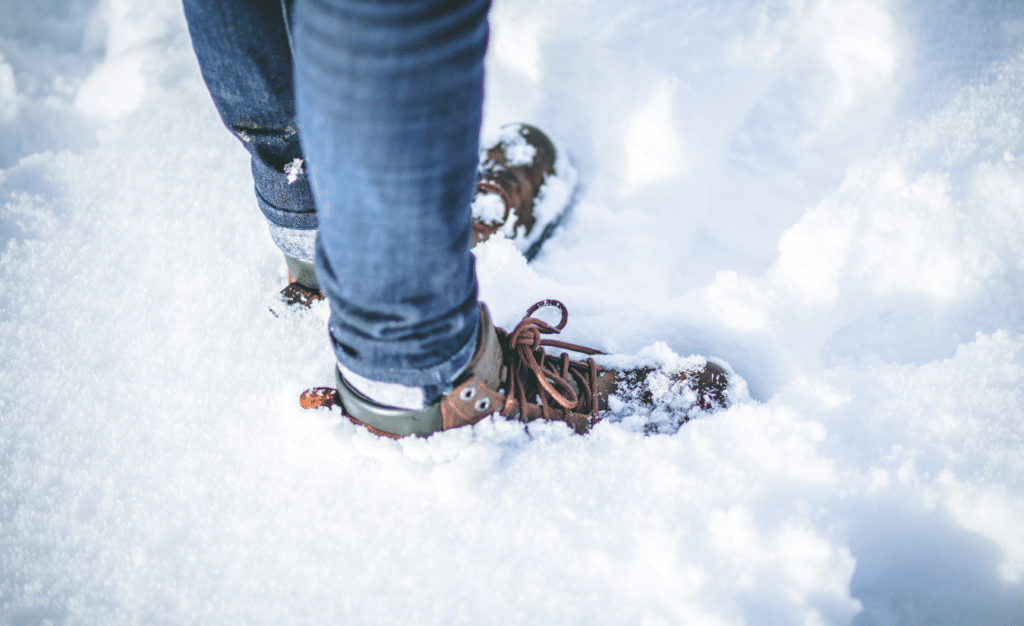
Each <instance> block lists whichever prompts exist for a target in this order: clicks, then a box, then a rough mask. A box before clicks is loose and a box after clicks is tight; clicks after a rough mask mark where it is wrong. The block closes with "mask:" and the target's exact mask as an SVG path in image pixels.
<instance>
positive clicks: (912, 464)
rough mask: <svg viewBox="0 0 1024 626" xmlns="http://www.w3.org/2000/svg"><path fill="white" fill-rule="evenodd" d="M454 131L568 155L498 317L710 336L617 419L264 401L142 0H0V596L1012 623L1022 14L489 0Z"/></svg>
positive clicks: (176, 610)
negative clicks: (370, 423) (566, 209)
mask: <svg viewBox="0 0 1024 626" xmlns="http://www.w3.org/2000/svg"><path fill="white" fill-rule="evenodd" d="M491 18H492V41H491V49H490V52H489V58H488V79H487V83H488V84H487V87H488V91H487V102H486V116H485V117H486V124H485V125H486V126H487V129H488V130H493V129H495V128H496V127H497V126H499V125H500V124H502V123H504V122H507V121H517V120H521V121H528V122H531V123H534V124H537V125H539V126H541V127H542V128H544V129H546V130H548V131H549V132H550V133H551V134H552V135H554V136H555V137H556V138H557V139H559V140H560V141H561V142H562V143H564V144H565V145H568V146H570V147H571V149H572V153H573V158H574V160H575V163H576V165H577V167H578V169H579V172H580V178H581V180H582V181H583V184H584V187H583V189H582V191H581V194H580V200H579V203H578V205H577V206H576V209H575V212H574V213H573V215H572V216H571V219H570V220H569V221H567V223H566V224H565V226H564V227H563V228H562V229H561V230H560V231H559V232H558V233H557V235H556V236H555V237H554V238H553V239H552V240H550V241H549V242H548V244H547V245H546V247H545V249H544V251H543V252H542V253H541V255H540V256H539V257H538V258H537V259H536V261H535V262H534V263H533V264H532V265H529V266H527V265H526V263H525V262H524V261H523V260H522V258H521V257H520V256H518V253H516V252H515V251H514V249H513V248H512V245H511V243H510V242H508V241H494V242H491V243H488V244H487V245H485V246H484V247H483V248H482V249H480V250H479V252H478V259H479V264H478V269H479V278H480V285H481V292H482V295H483V297H484V299H485V300H486V301H487V302H488V303H489V304H490V305H491V309H492V312H493V313H494V316H495V318H496V321H497V322H498V323H499V324H500V325H504V326H506V327H508V326H511V325H512V324H514V323H515V322H516V321H518V319H519V317H520V316H521V315H522V313H523V311H524V310H525V308H526V307H527V306H528V305H529V304H531V303H532V302H534V301H535V300H538V299H540V298H544V297H556V298H559V299H561V300H563V301H564V302H566V304H567V305H568V307H569V311H570V319H569V326H568V329H567V332H566V333H565V334H566V339H567V340H568V341H576V342H580V343H586V344H589V345H594V346H597V347H600V348H603V349H605V350H607V351H614V352H618V353H633V352H636V351H638V350H640V349H641V348H643V347H645V346H648V345H650V344H653V343H655V342H657V341H662V342H664V343H665V344H666V345H667V346H668V347H670V348H671V349H672V350H674V351H675V352H677V353H679V354H681V355H688V354H691V353H698V354H705V355H710V356H715V357H718V358H721V359H724V360H725V361H727V362H728V363H730V364H731V365H732V367H733V368H734V369H735V370H736V372H737V373H738V374H739V375H741V376H742V377H743V378H744V379H745V380H746V382H747V384H748V387H749V390H750V394H751V397H752V399H750V400H749V401H745V402H742V403H738V404H737V405H735V406H733V407H732V408H731V409H730V410H728V411H726V412H723V413H720V414H717V415H715V416H713V417H710V418H706V419H701V420H697V421H694V422H691V423H689V424H687V425H685V426H684V427H683V428H682V429H680V431H679V432H678V433H677V434H674V435H656V436H649V437H645V436H643V435H641V434H639V433H636V432H633V431H632V430H630V429H629V428H626V427H624V426H622V425H616V424H601V425H599V426H598V427H597V428H596V429H595V430H594V431H593V432H592V433H591V434H590V435H587V436H585V437H579V436H575V435H571V434H569V432H568V431H567V430H566V429H565V428H564V427H561V426H559V425H539V424H534V425H531V426H530V427H529V428H526V427H523V426H522V425H519V424H510V423H505V422H500V421H499V422H491V421H487V422H484V423H481V424H479V425H478V426H476V427H475V428H472V429H460V430H456V431H450V432H447V433H443V434H439V435H436V436H434V437H432V438H430V439H428V440H423V439H410V440H404V441H399V442H394V441H391V440H382V439H378V438H376V437H374V436H372V435H370V434H368V433H367V432H366V431H364V430H362V429H357V428H355V427H353V426H352V425H350V424H349V423H348V422H346V421H344V420H340V419H338V417H337V415H332V414H330V413H327V412H304V411H302V410H301V409H300V408H299V407H298V404H297V397H298V394H299V392H300V391H301V390H302V389H304V388H305V387H307V386H310V385H314V384H327V383H329V382H330V381H331V367H332V365H331V355H330V353H329V349H328V346H327V342H326V333H325V329H324V327H323V320H322V316H323V313H324V311H322V310H321V311H319V314H318V315H307V316H305V317H302V316H299V317H294V318H287V319H275V318H273V317H272V316H270V315H269V314H268V312H267V299H268V297H269V296H270V295H271V294H273V293H274V292H275V291H276V290H278V289H280V287H281V286H282V285H283V279H284V271H285V270H284V264H283V263H282V259H281V257H280V255H279V254H278V252H277V250H276V249H275V248H274V246H273V244H272V243H271V241H270V238H269V236H268V233H267V229H266V226H265V223H264V221H263V218H262V216H261V215H260V213H259V211H258V210H257V208H256V205H255V201H254V198H253V195H252V191H251V189H252V187H251V185H252V183H251V178H250V174H249V169H248V161H247V158H246V155H245V153H244V151H243V150H242V148H241V147H240V146H239V145H238V144H237V143H236V142H235V141H234V140H233V139H232V138H231V137H230V136H229V135H228V134H227V132H225V131H224V130H223V128H222V127H221V125H220V121H219V119H218V117H217V115H216V112H215V110H214V108H213V106H212V104H211V102H210V101H209V97H208V94H207V93H206V91H205V87H204V86H203V84H202V81H201V79H200V76H199V72H198V68H197V65H196V62H195V59H194V57H193V54H192V51H191V47H190V44H189V41H188V37H187V34H186V31H185V27H184V19H183V17H182V15H181V9H180V6H179V4H178V2H176V0H153V1H148V2H137V1H132V0H33V1H32V2H22V1H21V0H0V55H2V56H0V168H2V170H0V250H2V252H0V255H2V256H0V623H2V624H12V625H14V624H17V625H29V624H32V625H34V624H89V625H92V624H274V625H280V624H331V623H353V624H374V623H388V624H418V623H424V624H494V623H501V624H520V623H523V624H604V623H611V624H638V623H643V624H693V625H718V624H737V625H738V624H749V625H759V624H784V625H788V624H801V625H805V624H806V625H808V626H810V625H817V624H850V623H852V624H857V625H859V626H866V625H869V624H870V625H876V624H877V625H891V624H972V625H973V624H979V625H996V624H1000V625H1004V624H1005V625H1019V624H1021V623H1022V621H1024V618H1022V617H1021V616H1022V615H1024V522H1022V521H1021V520H1024V436H1022V430H1024V398H1022V388H1024V335H1022V332H1024V166H1022V164H1024V127H1022V120H1024V5H1022V4H1021V3H1019V2H1014V1H1011V0H1003V1H999V0H992V1H988V2H971V1H968V0H936V1H935V2H928V3H913V2H908V1H899V0H789V1H784V0H742V1H738V2H731V3H719V2H713V1H710V0H693V1H688V2H680V1H679V0H642V1H639V2H618V1H616V0H565V1H559V2H535V1H532V0H496V5H495V7H494V10H493V12H492V15H491Z"/></svg>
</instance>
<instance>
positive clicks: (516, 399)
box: [299, 300, 742, 437]
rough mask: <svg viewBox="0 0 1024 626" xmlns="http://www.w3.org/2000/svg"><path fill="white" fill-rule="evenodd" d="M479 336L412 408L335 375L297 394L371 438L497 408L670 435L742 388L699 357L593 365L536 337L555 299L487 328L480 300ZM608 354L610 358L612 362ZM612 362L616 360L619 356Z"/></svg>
mask: <svg viewBox="0 0 1024 626" xmlns="http://www.w3.org/2000/svg"><path fill="white" fill-rule="evenodd" d="M544 307H554V308H557V309H559V311H560V312H561V320H560V321H559V323H558V324H557V325H555V326H551V325H550V324H548V323H547V322H544V321H543V320H540V319H537V318H534V317H532V315H533V313H535V312H536V311H538V310H540V309H541V308H544ZM480 312H481V315H480V324H481V328H480V331H481V332H480V343H479V345H478V346H477V350H476V353H475V355H474V356H473V359H472V361H471V362H470V365H469V366H468V367H467V369H466V371H465V372H463V373H462V374H461V375H460V376H459V378H458V379H456V381H455V382H454V385H453V389H452V390H451V391H450V392H448V393H446V394H445V395H444V396H442V397H441V399H440V401H439V402H437V403H435V404H433V405H431V406H428V407H426V408H424V409H420V410H407V409H398V408H395V407H389V406H384V405H381V404H378V403H376V402H374V401H373V400H372V399H370V398H367V397H366V396H364V395H362V394H360V393H359V392H358V391H356V390H355V389H354V388H352V386H351V385H349V384H348V383H347V382H346V381H345V379H344V378H343V377H342V376H341V375H340V374H337V375H336V382H337V386H336V388H331V387H316V388H313V389H309V390H307V391H305V392H303V394H302V395H301V396H300V400H299V401H300V404H301V405H302V406H303V407H304V408H307V409H311V408H324V407H326V408H333V407H339V408H341V410H342V412H343V413H344V414H345V416H346V417H348V418H349V419H350V420H352V421H353V422H355V423H357V424H361V425H363V426H366V427H367V428H369V429H370V430H371V431H372V432H374V433H376V434H378V435H384V436H388V437H404V436H407V435H413V434H415V435H421V436H427V435H430V434H431V433H433V432H437V431H439V430H448V429H450V428H457V427H459V426H466V425H470V424H475V423H477V422H479V421H480V420H481V419H483V418H484V417H487V416H488V415H492V414H494V413H499V414H501V415H502V416H505V417H506V418H508V419H516V420H520V421H525V422H530V421H533V420H537V419H544V420H551V421H563V422H565V423H567V424H568V425H569V426H570V427H571V428H572V429H573V430H575V431H576V432H577V433H581V434H582V433H585V432H587V431H588V430H589V429H590V428H591V427H592V426H593V425H594V424H595V423H597V422H598V421H600V420H601V419H605V418H612V419H617V418H622V417H625V416H634V417H636V416H639V417H640V418H641V419H644V420H645V422H644V431H645V432H647V433H656V432H658V433H660V432H674V430H675V429H678V428H679V426H680V425H682V424H684V423H685V422H687V421H689V420H690V419H692V418H694V417H696V416H698V415H700V414H707V413H713V412H716V411H720V410H722V409H725V408H727V407H728V406H729V405H730V404H731V402H732V399H733V398H734V397H737V396H738V395H740V394H741V393H742V391H741V386H742V381H741V380H739V381H738V382H736V384H734V379H737V378H738V377H735V375H733V374H731V373H730V372H728V371H727V370H726V369H725V368H724V367H722V366H721V365H719V364H716V363H712V362H710V361H708V360H707V359H704V358H703V357H690V358H688V359H678V358H677V359H674V360H673V359H663V362H662V363H657V362H655V360H652V359H647V360H646V361H645V360H643V359H639V360H637V359H634V360H633V362H632V363H630V364H628V365H627V366H624V367H607V366H601V365H598V363H597V362H596V361H595V359H594V358H593V357H594V356H598V355H601V354H602V353H601V352H600V351H598V350H594V349H593V348H588V347H585V346H580V345H576V344H571V343H566V342H563V341H558V340H555V339H548V338H544V336H545V335H555V334H558V333H559V332H561V330H562V329H563V328H564V327H565V324H566V322H567V321H568V318H569V314H568V311H567V310H566V308H565V305H563V304H562V303H561V302H559V301H557V300H544V301H541V302H538V303H536V304H534V305H533V306H532V307H530V309H529V310H527V312H526V316H525V317H524V318H523V320H522V321H520V322H519V324H517V325H516V327H515V329H513V330H512V332H507V331H505V330H504V329H501V328H495V327H494V326H493V324H492V323H491V317H490V313H489V312H488V310H487V307H486V306H485V305H483V304H481V305H480ZM545 347H551V348H559V349H563V350H569V351H572V352H577V353H580V354H584V355H587V356H588V358H587V359H586V360H583V361H574V360H571V359H570V358H569V355H568V354H567V353H565V352H563V353H562V354H561V355H560V356H558V357H553V356H551V355H550V354H548V353H547V352H546V351H545V349H544V348H545ZM613 360H614V359H613ZM620 360H621V358H620Z"/></svg>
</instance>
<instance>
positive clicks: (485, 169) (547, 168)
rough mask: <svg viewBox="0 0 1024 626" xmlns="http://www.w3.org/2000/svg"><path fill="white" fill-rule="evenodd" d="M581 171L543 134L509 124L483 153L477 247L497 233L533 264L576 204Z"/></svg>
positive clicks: (475, 226)
mask: <svg viewBox="0 0 1024 626" xmlns="http://www.w3.org/2000/svg"><path fill="white" fill-rule="evenodd" d="M575 190H576V170H575V168H573V166H572V164H571V163H570V162H569V159H568V158H567V157H566V156H565V155H564V151H561V150H556V148H555V144H554V142H552V141H551V138H549V137H548V136H547V135H546V134H544V133H543V132H542V131H541V130H540V129H538V128H536V127H534V126H530V125H528V124H508V125H506V126H503V127H502V128H501V134H500V135H499V137H498V138H497V140H496V143H494V145H492V146H490V147H489V148H485V149H482V150H481V151H480V166H479V179H478V182H477V192H476V195H475V196H474V197H473V245H474V246H475V245H476V244H478V243H480V242H483V241H485V240H486V239H487V238H488V237H490V236H491V235H493V234H494V233H496V232H499V231H500V232H501V233H503V234H504V235H505V236H506V237H507V238H509V239H511V240H512V242H513V243H514V244H515V245H516V247H517V248H519V250H520V251H521V252H522V253H523V256H525V257H526V260H527V261H530V260H532V259H533V257H535V256H536V255H537V253H538V252H539V251H540V247H541V245H542V244H543V243H544V241H545V240H546V239H547V238H548V237H550V236H551V234H552V233H553V232H554V230H555V227H557V226H558V224H559V223H560V222H561V220H562V218H563V217H564V216H565V214H566V212H567V211H568V208H569V206H570V204H571V201H572V197H573V194H574V192H575Z"/></svg>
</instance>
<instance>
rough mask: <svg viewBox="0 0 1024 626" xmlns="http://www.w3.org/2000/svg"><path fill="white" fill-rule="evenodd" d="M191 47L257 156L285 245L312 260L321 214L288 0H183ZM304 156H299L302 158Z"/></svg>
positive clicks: (234, 128)
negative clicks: (303, 133)
mask: <svg viewBox="0 0 1024 626" xmlns="http://www.w3.org/2000/svg"><path fill="white" fill-rule="evenodd" d="M183 4H184V7H185V18H186V19H187V21H188V29H189V34H190V35H191V37H192V47H193V48H195V51H196V57H197V58H198V60H199V67H200V69H201V70H202V73H203V79H204V80H205V81H206V85H207V87H208V88H209V90H210V95H212V96H213V102H214V104H215V105H216V107H217V111H219V112H220V116H221V119H223V120H224V124H225V125H226V126H227V127H228V129H229V130H230V131H231V132H232V133H233V134H234V135H235V137H237V138H238V139H239V140H240V141H241V142H242V145H244V146H245V148H246V150H248V151H249V154H250V155H251V157H252V175H253V179H254V181H255V186H256V200H257V202H258V203H259V206H260V209H261V210H262V211H263V214H264V215H265V216H266V217H267V220H268V221H269V222H270V233H271V236H272V237H273V238H274V241H275V243H277V245H278V247H279V248H281V250H282V251H283V252H284V253H285V254H287V255H288V256H291V257H293V258H296V259H301V260H304V261H310V262H311V261H312V260H313V252H314V241H315V238H316V228H317V217H316V209H315V207H314V205H313V197H312V194H311V193H310V189H309V181H308V179H307V178H306V176H305V175H304V174H302V173H301V170H300V167H299V166H300V164H301V163H302V158H303V157H302V150H301V147H300V144H299V136H298V124H297V122H296V119H295V97H294V93H293V87H294V85H293V75H292V54H291V50H290V47H289V42H288V33H287V30H286V28H285V26H286V25H285V14H284V10H283V3H282V1H281V0H184V2H183ZM297 159H298V161H297Z"/></svg>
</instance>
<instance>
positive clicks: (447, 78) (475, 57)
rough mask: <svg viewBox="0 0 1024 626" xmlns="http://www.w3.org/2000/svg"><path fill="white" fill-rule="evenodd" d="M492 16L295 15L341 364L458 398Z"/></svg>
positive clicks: (366, 4)
mask: <svg viewBox="0 0 1024 626" xmlns="http://www.w3.org/2000/svg"><path fill="white" fill-rule="evenodd" d="M488 8H489V0H461V1H455V2H452V1H438V0H374V1H367V0H297V2H296V6H295V11H294V22H293V26H294V30H293V35H294V36H293V42H294V45H295V60H296V63H295V67H296V105H297V111H298V119H299V123H300V126H301V128H302V145H303V148H304V151H305V153H306V154H307V155H308V157H309V165H310V167H309V170H310V176H311V179H312V182H313V193H314V195H315V197H316V201H317V207H318V209H319V215H320V237H319V241H318V246H317V259H316V268H317V274H318V276H319V278H320V284H321V286H322V288H323V290H324V292H325V293H326V295H327V297H328V299H329V300H330V304H331V323H330V334H331V339H332V341H333V344H334V349H335V353H336V355H337V359H338V362H339V363H340V364H341V365H342V366H343V367H344V368H347V369H348V370H349V371H351V372H354V373H356V374H358V375H359V376H361V377H365V378H366V379H369V380H371V381H380V382H385V383H397V384H400V385H405V386H408V387H415V388H421V389H423V390H424V400H425V402H426V403H428V404H429V403H432V402H434V401H436V400H437V398H439V397H440V395H441V394H443V393H445V392H446V391H448V390H449V389H451V385H452V381H453V379H454V378H455V377H456V375H457V374H458V373H459V372H460V371H461V370H462V369H464V368H465V366H466V365H467V364H468V362H469V361H470V359H471V357H472V356H473V354H474V352H475V350H476V346H477V336H478V334H479V325H480V313H479V309H478V304H477V289H476V277H475V273H474V267H473V258H472V256H471V255H470V252H469V248H470V236H471V215H470V202H471V199H472V196H473V192H474V186H475V182H476V171H477V143H478V140H479V129H480V119H481V106H482V101H483V57H484V51H485V49H486V45H487V21H486V19H487V10H488Z"/></svg>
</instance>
